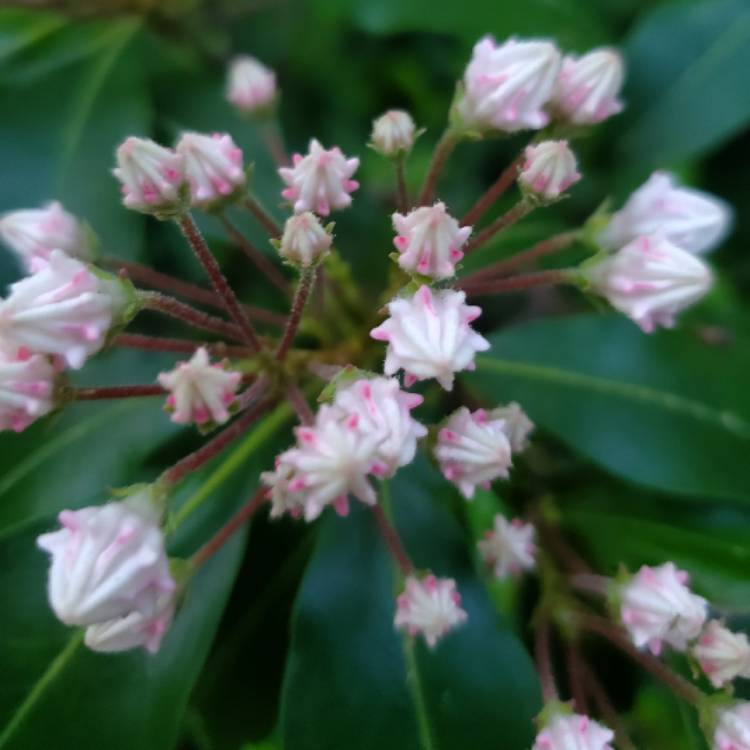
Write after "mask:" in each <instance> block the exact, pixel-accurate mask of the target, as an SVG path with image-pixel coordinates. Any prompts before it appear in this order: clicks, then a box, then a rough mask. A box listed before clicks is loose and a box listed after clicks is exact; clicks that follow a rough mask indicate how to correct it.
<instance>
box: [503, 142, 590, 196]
mask: <svg viewBox="0 0 750 750" xmlns="http://www.w3.org/2000/svg"><path fill="white" fill-rule="evenodd" d="M524 158H525V162H524V164H523V168H522V170H521V173H520V174H519V175H518V182H519V184H520V185H521V188H522V190H523V191H524V193H526V194H527V195H530V196H532V197H533V198H536V199H537V200H539V201H542V202H550V201H555V200H557V199H558V198H560V196H561V195H562V194H563V193H564V192H565V191H566V190H567V189H568V188H569V187H570V186H571V185H572V184H573V183H575V182H578V180H580V179H581V175H580V174H579V173H578V170H577V165H576V158H575V156H574V155H573V152H572V151H571V150H570V148H569V147H568V142H567V141H542V142H541V143H537V144H536V145H535V146H527V147H526V150H525V151H524Z"/></svg>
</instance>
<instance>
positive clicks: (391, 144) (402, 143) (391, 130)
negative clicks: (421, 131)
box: [370, 109, 416, 158]
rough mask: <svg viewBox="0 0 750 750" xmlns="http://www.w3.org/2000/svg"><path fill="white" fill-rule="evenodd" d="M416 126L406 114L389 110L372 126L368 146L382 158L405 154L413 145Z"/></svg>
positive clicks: (401, 111) (396, 110)
mask: <svg viewBox="0 0 750 750" xmlns="http://www.w3.org/2000/svg"><path fill="white" fill-rule="evenodd" d="M415 136H416V126H415V125H414V120H413V119H412V117H411V115H410V114H409V113H408V112H404V111H403V110H400V109H390V110H388V112H386V113H385V114H383V115H381V116H380V117H378V118H377V119H376V120H375V121H374V122H373V124H372V135H371V136H370V145H371V146H372V147H373V148H374V149H375V151H377V152H378V153H380V154H382V155H383V156H388V157H391V158H392V157H394V156H399V155H402V154H407V153H409V151H411V149H412V146H413V145H414V139H415Z"/></svg>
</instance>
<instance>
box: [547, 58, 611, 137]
mask: <svg viewBox="0 0 750 750" xmlns="http://www.w3.org/2000/svg"><path fill="white" fill-rule="evenodd" d="M624 78H625V66H624V64H623V61H622V55H620V53H619V52H618V51H617V50H615V49H609V48H606V47H602V48H600V49H595V50H591V52H587V53H586V54H585V55H580V56H578V55H566V56H565V57H564V58H563V61H562V67H561V68H560V73H559V74H558V76H557V81H556V82H555V88H554V90H553V93H552V107H553V109H554V110H555V114H556V115H557V116H558V117H559V118H560V119H563V120H566V121H567V122H571V123H574V124H575V125H594V124H596V123H598V122H601V121H602V120H606V119H607V118H608V117H611V116H612V115H616V114H617V113H618V112H621V111H622V102H621V101H620V100H619V99H618V97H619V95H620V90H621V89H622V83H623V80H624Z"/></svg>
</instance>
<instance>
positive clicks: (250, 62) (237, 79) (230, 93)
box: [226, 55, 278, 115]
mask: <svg viewBox="0 0 750 750" xmlns="http://www.w3.org/2000/svg"><path fill="white" fill-rule="evenodd" d="M277 95H278V92H277V90H276V74H275V73H274V72H273V71H272V70H270V69H269V68H267V67H266V66H265V65H263V63H261V62H259V61H258V60H256V59H255V58H254V57H250V56H249V55H241V56H239V57H235V58H234V60H232V62H231V63H230V65H229V77H228V81H227V90H226V97H227V101H229V103H230V104H233V105H234V106H235V107H237V109H238V110H240V112H243V113H244V114H246V115H253V114H263V113H266V112H268V111H269V110H270V109H271V108H272V107H273V106H274V104H275V103H276V97H277Z"/></svg>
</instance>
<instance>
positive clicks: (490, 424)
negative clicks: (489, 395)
mask: <svg viewBox="0 0 750 750" xmlns="http://www.w3.org/2000/svg"><path fill="white" fill-rule="evenodd" d="M435 458H437V460H438V462H439V463H440V470H441V471H442V472H443V476H444V477H445V478H446V479H447V480H448V481H449V482H452V483H453V484H455V485H456V487H458V489H459V490H460V491H461V494H462V495H463V496H464V497H465V498H466V499H467V500H471V499H472V498H473V497H474V493H475V491H476V488H477V485H480V486H481V487H483V488H485V489H489V487H490V483H491V482H492V481H494V480H495V479H497V478H498V477H503V478H505V477H507V476H508V469H509V468H510V466H511V445H510V442H509V440H508V436H507V435H506V433H505V422H504V420H502V419H495V418H494V417H493V415H492V412H486V411H485V410H484V409H478V410H477V411H475V412H471V411H469V410H468V409H467V408H466V407H465V406H462V407H461V408H459V409H457V410H456V411H455V412H453V414H451V416H450V417H449V418H448V419H447V421H446V422H445V424H444V425H443V427H442V428H441V429H440V431H439V432H438V440H437V445H436V446H435Z"/></svg>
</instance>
